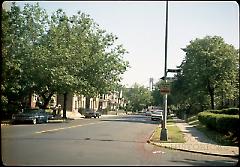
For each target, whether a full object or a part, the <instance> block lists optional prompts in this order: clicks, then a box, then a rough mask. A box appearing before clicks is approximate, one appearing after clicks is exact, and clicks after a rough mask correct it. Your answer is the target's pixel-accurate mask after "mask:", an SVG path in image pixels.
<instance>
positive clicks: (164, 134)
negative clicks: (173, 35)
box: [160, 1, 168, 141]
mask: <svg viewBox="0 0 240 167" xmlns="http://www.w3.org/2000/svg"><path fill="white" fill-rule="evenodd" d="M167 33H168V1H166V30H165V67H164V82H165V83H167ZM163 104H164V110H163V122H162V130H161V135H160V136H161V137H160V140H163V141H167V140H168V131H167V126H166V125H167V93H166V94H164V98H163Z"/></svg>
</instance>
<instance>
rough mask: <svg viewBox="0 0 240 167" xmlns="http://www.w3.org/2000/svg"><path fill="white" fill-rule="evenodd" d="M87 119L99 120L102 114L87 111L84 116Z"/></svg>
mask: <svg viewBox="0 0 240 167" xmlns="http://www.w3.org/2000/svg"><path fill="white" fill-rule="evenodd" d="M84 116H85V118H92V117H94V118H99V117H100V116H101V114H100V112H98V111H93V110H87V111H86V112H85V114H84Z"/></svg>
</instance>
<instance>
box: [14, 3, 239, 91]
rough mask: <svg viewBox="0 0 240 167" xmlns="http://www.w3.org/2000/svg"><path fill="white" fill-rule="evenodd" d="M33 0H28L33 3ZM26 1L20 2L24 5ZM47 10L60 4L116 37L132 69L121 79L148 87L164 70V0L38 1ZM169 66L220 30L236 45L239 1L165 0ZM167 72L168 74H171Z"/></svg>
mask: <svg viewBox="0 0 240 167" xmlns="http://www.w3.org/2000/svg"><path fill="white" fill-rule="evenodd" d="M36 2H37V1H31V3H36ZM24 3H30V2H29V1H25V2H24V1H18V2H17V4H18V5H20V6H24ZM39 4H40V6H41V7H42V8H44V9H46V10H47V12H48V13H49V15H50V14H51V13H52V12H54V11H56V10H57V9H59V8H61V9H63V10H64V11H65V12H66V13H67V14H68V15H69V16H72V15H74V14H77V12H78V11H81V12H84V13H86V14H89V15H90V17H91V18H93V19H94V21H95V22H96V23H98V24H99V25H100V27H101V28H102V29H105V30H107V32H109V33H113V34H114V35H116V36H118V38H119V39H118V43H120V44H123V46H124V48H126V49H127V50H128V51H129V54H126V55H125V56H124V59H125V60H128V61H129V63H130V66H131V68H129V69H128V71H127V72H125V74H124V75H123V80H122V84H124V85H126V86H128V87H129V86H132V85H133V84H134V83H135V82H136V83H139V84H141V85H144V86H149V78H150V77H153V78H154V82H157V81H158V80H159V78H161V77H162V76H163V75H164V55H165V52H164V47H165V45H164V42H165V20H166V18H165V13H166V11H165V9H166V2H165V1H85V2H84V1H72V2H70V1H65V2H64V1H52V2H51V1H39ZM168 10H169V13H168V15H169V17H168V21H169V24H168V28H169V29H168V61H167V68H176V66H178V65H180V64H181V62H182V60H183V58H184V57H185V54H184V52H183V51H182V50H181V48H184V47H186V45H188V44H189V42H190V41H191V40H194V39H196V38H203V37H205V36H206V35H210V36H214V35H218V36H221V37H223V38H224V40H225V42H226V43H228V44H232V45H234V46H235V48H239V6H238V4H237V2H235V1H192V2H191V1H169V5H168ZM170 76H171V75H170Z"/></svg>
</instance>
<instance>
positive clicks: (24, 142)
mask: <svg viewBox="0 0 240 167" xmlns="http://www.w3.org/2000/svg"><path fill="white" fill-rule="evenodd" d="M157 126H158V124H157V123H156V122H153V121H151V119H150V118H149V117H146V116H143V115H124V116H113V117H102V118H99V119H94V118H92V119H79V120H72V121H69V122H66V123H48V124H37V125H32V124H19V125H10V126H2V127H1V133H2V134H1V135H2V137H1V140H2V143H1V144H2V150H1V151H2V162H3V164H4V165H14V166H18V165H24V166H28V165H31V166H32V165H42V166H44V165H78V166H79V165H138V166H139V165H145V166H146V165H151V166H154V165H165V166H169V165H176V166H181V165H187V166H189V165H190V166H192V165H198V166H199V165H204V166H208V165H209V166H212V165H218V166H219V165H223V166H233V165H235V164H236V163H237V161H238V160H237V159H233V158H228V157H220V156H209V155H202V154H195V153H188V152H182V151H176V150H170V149H166V148H161V147H157V146H154V145H151V144H148V143H147V140H148V139H149V138H150V136H151V135H152V133H153V131H154V129H155V128H156V127H157Z"/></svg>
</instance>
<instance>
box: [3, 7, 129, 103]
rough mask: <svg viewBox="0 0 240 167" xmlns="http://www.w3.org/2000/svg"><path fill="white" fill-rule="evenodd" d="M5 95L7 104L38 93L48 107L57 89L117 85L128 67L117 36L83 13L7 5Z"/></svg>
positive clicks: (88, 90) (93, 91)
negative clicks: (69, 13) (101, 27)
mask: <svg viewBox="0 0 240 167" xmlns="http://www.w3.org/2000/svg"><path fill="white" fill-rule="evenodd" d="M2 30H3V36H2V37H1V39H2V41H3V49H2V51H3V52H2V53H3V83H2V85H1V89H3V95H2V96H3V97H4V98H7V101H8V103H11V102H12V101H18V102H20V103H23V101H24V98H25V97H26V96H28V95H29V94H31V93H33V92H35V93H37V94H39V95H41V96H42V98H43V100H44V102H45V106H46V105H47V104H48V102H49V100H50V99H51V96H52V95H53V94H54V93H66V92H76V93H81V94H84V95H86V96H94V95H98V94H99V93H105V92H106V91H109V90H114V88H116V87H117V86H118V84H119V82H120V80H121V75H122V74H123V73H124V72H125V71H126V69H127V68H128V62H127V61H125V60H123V55H124V54H126V53H127V51H126V50H125V49H124V48H123V46H122V45H117V44H115V43H116V40H117V37H116V36H115V35H113V34H111V33H107V32H106V31H105V30H102V29H100V27H99V25H98V24H97V23H95V22H94V20H93V19H91V18H90V16H89V15H86V14H84V13H82V12H80V11H79V12H78V13H77V14H76V15H73V16H71V17H68V16H67V15H66V13H65V12H64V11H63V10H61V9H59V10H57V11H55V12H54V13H52V15H51V16H48V15H47V14H46V11H45V10H43V9H41V8H40V7H39V5H38V4H35V5H29V4H26V5H25V6H24V9H23V10H20V8H19V7H18V6H16V5H15V3H13V5H12V7H11V10H10V11H5V10H3V15H2Z"/></svg>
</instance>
